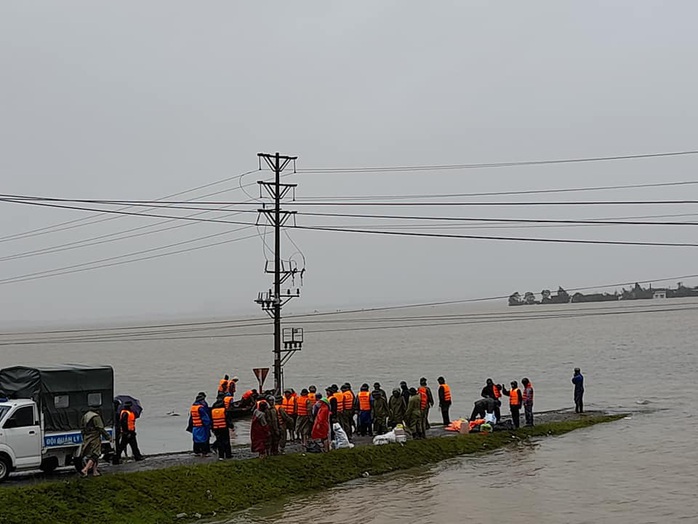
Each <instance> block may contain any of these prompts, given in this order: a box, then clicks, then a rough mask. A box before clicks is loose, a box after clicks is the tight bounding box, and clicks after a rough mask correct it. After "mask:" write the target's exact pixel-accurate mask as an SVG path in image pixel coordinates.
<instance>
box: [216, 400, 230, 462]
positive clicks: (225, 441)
mask: <svg viewBox="0 0 698 524" xmlns="http://www.w3.org/2000/svg"><path fill="white" fill-rule="evenodd" d="M224 398H225V397H224V396H223V395H222V394H219V395H218V398H217V399H216V401H215V402H214V403H213V406H211V423H212V425H213V434H214V435H215V436H216V442H215V444H214V446H215V448H216V450H217V451H218V460H223V459H226V458H232V456H233V452H232V450H231V448H230V432H229V431H228V421H229V415H228V413H229V412H228V410H227V409H225V401H224Z"/></svg>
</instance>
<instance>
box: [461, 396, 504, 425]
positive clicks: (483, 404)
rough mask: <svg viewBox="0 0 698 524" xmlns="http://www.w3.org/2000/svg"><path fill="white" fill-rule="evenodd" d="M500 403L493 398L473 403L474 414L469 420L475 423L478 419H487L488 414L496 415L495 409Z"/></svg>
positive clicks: (485, 398)
mask: <svg viewBox="0 0 698 524" xmlns="http://www.w3.org/2000/svg"><path fill="white" fill-rule="evenodd" d="M497 402H498V401H496V400H495V399H493V398H491V397H485V396H483V397H482V398H481V399H478V400H476V401H475V402H473V412H472V413H471V414H470V418H469V419H468V420H470V421H473V420H475V419H477V418H485V415H486V414H487V413H492V414H494V407H495V406H496V405H497V404H496V403H497Z"/></svg>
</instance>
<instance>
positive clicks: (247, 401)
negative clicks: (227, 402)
mask: <svg viewBox="0 0 698 524" xmlns="http://www.w3.org/2000/svg"><path fill="white" fill-rule="evenodd" d="M258 395H259V394H258V393H257V390H256V389H248V390H247V391H245V392H244V393H243V394H242V397H240V407H241V408H244V407H248V406H252V405H253V404H254V403H255V402H256V401H257V397H258Z"/></svg>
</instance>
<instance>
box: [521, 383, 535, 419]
mask: <svg viewBox="0 0 698 524" xmlns="http://www.w3.org/2000/svg"><path fill="white" fill-rule="evenodd" d="M521 384H522V385H523V387H524V389H523V394H522V395H521V396H522V398H523V407H524V418H525V420H526V426H529V427H530V426H533V384H531V381H530V380H528V379H527V378H522V379H521Z"/></svg>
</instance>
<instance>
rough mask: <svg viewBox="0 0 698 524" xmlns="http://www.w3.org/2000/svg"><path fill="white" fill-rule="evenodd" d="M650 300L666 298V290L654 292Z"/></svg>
mask: <svg viewBox="0 0 698 524" xmlns="http://www.w3.org/2000/svg"><path fill="white" fill-rule="evenodd" d="M652 298H666V289H659V290H657V291H655V292H654V295H652Z"/></svg>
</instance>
